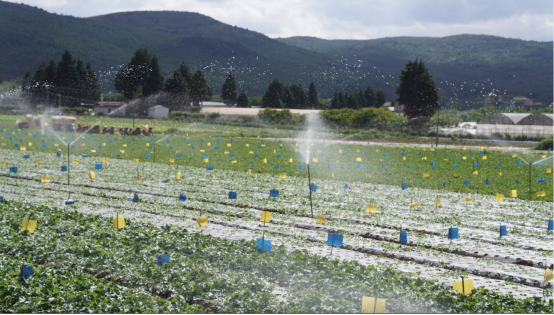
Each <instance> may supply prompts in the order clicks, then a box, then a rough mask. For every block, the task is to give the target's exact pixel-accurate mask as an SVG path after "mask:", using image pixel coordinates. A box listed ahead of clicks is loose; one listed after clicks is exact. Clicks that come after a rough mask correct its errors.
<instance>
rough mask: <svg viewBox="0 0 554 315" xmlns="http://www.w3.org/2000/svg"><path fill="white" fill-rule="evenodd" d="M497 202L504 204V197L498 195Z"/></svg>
mask: <svg viewBox="0 0 554 315" xmlns="http://www.w3.org/2000/svg"><path fill="white" fill-rule="evenodd" d="M496 202H504V195H502V194H496Z"/></svg>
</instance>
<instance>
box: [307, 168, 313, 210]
mask: <svg viewBox="0 0 554 315" xmlns="http://www.w3.org/2000/svg"><path fill="white" fill-rule="evenodd" d="M308 189H309V190H310V210H311V211H312V218H313V217H314V208H313V205H312V178H311V175H310V164H308Z"/></svg>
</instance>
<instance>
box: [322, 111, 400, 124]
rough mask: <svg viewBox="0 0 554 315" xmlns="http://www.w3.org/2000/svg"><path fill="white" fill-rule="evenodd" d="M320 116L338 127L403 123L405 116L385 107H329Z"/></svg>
mask: <svg viewBox="0 0 554 315" xmlns="http://www.w3.org/2000/svg"><path fill="white" fill-rule="evenodd" d="M321 116H323V117H324V118H325V120H326V121H327V122H328V123H329V124H330V125H331V126H336V127H340V128H345V127H347V128H365V129H367V128H370V126H375V125H377V124H390V123H405V122H406V117H405V116H400V115H398V114H396V113H394V112H392V111H390V110H389V109H387V108H374V107H371V108H362V109H359V110H356V109H350V108H343V109H329V110H324V111H322V112H321Z"/></svg>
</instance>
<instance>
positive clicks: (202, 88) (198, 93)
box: [190, 70, 213, 106]
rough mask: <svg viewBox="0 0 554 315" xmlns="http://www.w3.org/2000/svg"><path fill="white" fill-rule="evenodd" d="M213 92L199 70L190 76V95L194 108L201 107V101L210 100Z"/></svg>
mask: <svg viewBox="0 0 554 315" xmlns="http://www.w3.org/2000/svg"><path fill="white" fill-rule="evenodd" d="M212 93H213V90H212V87H211V86H210V84H209V83H208V81H207V80H206V77H205V76H204V73H203V72H202V71H201V70H197V71H196V72H195V73H194V74H193V75H192V80H191V86H190V94H191V99H192V104H193V105H194V106H202V101H205V100H207V99H210V98H211V96H212Z"/></svg>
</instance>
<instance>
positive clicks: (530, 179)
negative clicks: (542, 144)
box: [529, 163, 533, 200]
mask: <svg viewBox="0 0 554 315" xmlns="http://www.w3.org/2000/svg"><path fill="white" fill-rule="evenodd" d="M531 165H533V164H531V163H529V200H531Z"/></svg>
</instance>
